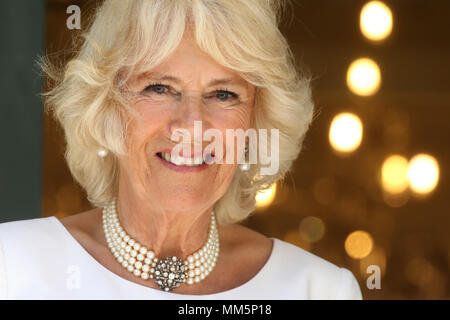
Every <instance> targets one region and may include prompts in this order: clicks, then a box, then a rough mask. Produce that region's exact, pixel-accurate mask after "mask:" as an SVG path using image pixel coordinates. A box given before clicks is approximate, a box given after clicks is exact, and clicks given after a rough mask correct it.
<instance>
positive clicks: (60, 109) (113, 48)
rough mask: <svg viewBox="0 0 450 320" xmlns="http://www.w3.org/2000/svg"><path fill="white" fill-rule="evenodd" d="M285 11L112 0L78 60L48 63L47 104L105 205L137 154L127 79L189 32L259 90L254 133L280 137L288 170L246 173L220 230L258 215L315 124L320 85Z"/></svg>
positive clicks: (222, 202)
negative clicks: (122, 164) (299, 51)
mask: <svg viewBox="0 0 450 320" xmlns="http://www.w3.org/2000/svg"><path fill="white" fill-rule="evenodd" d="M285 5H286V2H285V1H281V0H184V1H179V0H121V1H117V0H105V1H103V2H102V4H101V5H99V6H98V7H97V8H96V11H95V14H94V15H93V16H92V21H91V23H90V26H89V28H88V29H87V32H85V33H83V34H82V36H81V44H80V47H79V50H77V51H76V54H75V56H74V57H73V58H72V59H70V60H69V61H68V62H67V63H66V64H65V65H63V66H61V67H58V66H56V64H52V63H51V62H50V59H48V57H44V58H43V59H42V60H41V67H42V68H43V70H44V73H45V74H46V75H47V77H48V78H49V79H51V80H52V81H53V82H52V83H53V85H52V87H51V88H50V89H49V90H48V91H47V92H45V93H44V100H45V106H46V108H47V110H49V111H50V112H52V113H53V115H54V117H55V118H56V120H57V121H58V122H59V123H60V124H61V126H62V128H63V130H64V133H65V138H66V142H67V146H66V152H65V159H66V161H67V164H68V166H69V169H70V171H71V173H72V175H73V177H74V178H75V179H76V181H77V182H78V183H79V184H80V185H81V186H82V187H83V188H84V189H85V191H86V193H87V197H88V200H89V201H90V202H91V203H92V204H93V205H94V206H95V207H103V206H105V205H106V204H107V203H109V202H110V201H111V200H112V199H113V198H114V197H115V196H116V195H117V191H118V177H119V174H118V173H119V162H118V156H119V155H126V154H127V146H126V135H127V132H126V130H127V124H126V123H123V122H122V119H124V117H123V115H124V114H128V115H129V114H133V110H132V109H131V107H130V104H129V103H128V102H129V99H128V97H127V95H126V94H125V93H124V92H125V91H124V90H123V88H124V87H125V86H126V83H127V80H128V79H130V77H131V76H132V75H135V74H140V73H142V72H147V71H150V70H151V69H152V68H154V67H155V66H157V65H158V64H160V63H161V62H162V61H163V60H164V59H165V58H167V57H168V56H169V55H170V54H171V53H172V52H173V51H174V50H175V49H176V48H177V46H178V44H179V43H180V41H181V38H182V36H183V33H184V31H185V28H186V27H187V26H188V25H189V26H192V28H193V30H194V34H195V39H196V42H197V44H198V46H199V47H200V48H201V49H202V50H203V51H205V52H206V53H207V54H209V55H210V56H211V57H212V58H213V59H215V61H216V62H217V63H219V64H221V65H222V66H224V67H227V68H230V69H232V70H235V71H237V72H238V73H239V74H240V75H241V76H242V78H243V79H245V80H246V81H248V82H249V83H251V84H253V85H255V86H256V87H257V91H256V96H255V112H254V119H253V124H254V128H255V129H267V130H268V132H270V129H272V128H276V129H278V130H279V155H280V158H279V170H278V173H277V174H275V175H271V176H267V175H265V176H261V175H259V174H258V173H259V172H260V165H259V164H256V165H252V166H251V169H250V170H249V171H241V170H236V173H235V175H234V177H233V179H232V181H231V183H230V186H229V188H228V190H227V191H226V193H225V194H224V195H223V197H222V198H221V199H219V201H217V202H216V204H215V207H214V210H215V213H216V216H217V221H218V223H219V224H220V225H226V224H229V223H236V222H239V221H241V220H244V219H245V218H246V217H248V215H249V214H250V213H251V212H252V211H253V210H254V208H255V195H256V193H257V192H258V191H259V190H261V189H265V188H267V187H268V186H270V185H271V184H273V183H274V182H276V181H277V180H278V179H280V178H283V177H284V176H285V174H286V173H287V172H288V171H289V169H290V168H291V166H292V163H293V161H294V160H295V159H296V158H297V157H298V155H299V152H300V150H301V147H302V144H303V140H304V136H305V133H306V131H307V130H308V127H309V125H310V123H311V121H312V118H313V109H314V105H313V102H312V98H311V90H310V81H311V80H310V78H309V77H308V76H306V75H304V74H300V72H299V71H298V70H297V68H296V65H295V61H294V56H293V54H292V52H291V49H290V47H289V45H288V43H287V41H286V39H285V38H284V37H283V35H282V33H281V32H280V30H279V28H278V24H279V22H280V19H281V15H282V11H283V8H286V6H285ZM269 138H270V136H269ZM268 147H269V148H270V140H269V141H268ZM99 148H104V149H106V150H108V151H109V154H108V156H107V157H106V158H101V157H99V156H98V154H97V150H98V149H99ZM269 150H270V149H269Z"/></svg>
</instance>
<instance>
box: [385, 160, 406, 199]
mask: <svg viewBox="0 0 450 320" xmlns="http://www.w3.org/2000/svg"><path fill="white" fill-rule="evenodd" d="M407 173H408V160H407V159H406V158H405V157H403V156H401V155H398V154H394V155H391V156H389V157H388V158H386V159H385V160H384V162H383V165H382V167H381V185H382V187H383V190H384V191H386V192H389V193H393V194H397V193H402V192H404V191H405V190H406V189H407V188H408V185H409V181H408V176H407Z"/></svg>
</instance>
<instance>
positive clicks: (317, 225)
mask: <svg viewBox="0 0 450 320" xmlns="http://www.w3.org/2000/svg"><path fill="white" fill-rule="evenodd" d="M299 233H300V237H301V238H302V239H303V240H305V241H307V242H310V243H313V242H317V241H319V240H320V239H322V238H323V236H324V234H325V224H324V223H323V221H322V219H320V218H318V217H312V216H311V217H305V218H304V219H303V220H302V222H300V226H299Z"/></svg>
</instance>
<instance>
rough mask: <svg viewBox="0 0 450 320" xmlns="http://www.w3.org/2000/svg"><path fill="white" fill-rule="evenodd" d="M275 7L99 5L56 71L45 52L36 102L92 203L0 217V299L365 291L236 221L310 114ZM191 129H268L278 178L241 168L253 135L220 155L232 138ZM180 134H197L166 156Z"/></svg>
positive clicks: (161, 1)
mask: <svg viewBox="0 0 450 320" xmlns="http://www.w3.org/2000/svg"><path fill="white" fill-rule="evenodd" d="M281 9H282V6H281V1H276V0H186V1H170V0H133V1H116V0H105V1H104V2H103V4H102V5H101V6H100V7H99V8H98V9H97V11H96V14H95V16H94V19H93V21H92V24H91V26H90V28H89V30H88V31H87V32H85V33H84V36H83V42H82V44H81V47H80V49H79V51H77V54H76V56H75V57H74V58H73V59H72V60H70V61H69V62H68V63H67V64H66V65H65V67H64V69H63V70H58V68H55V67H53V66H52V65H51V64H50V63H49V62H46V60H43V61H44V62H43V63H42V66H43V68H44V70H45V72H46V73H47V75H48V76H49V77H51V78H53V79H54V80H55V81H56V82H55V83H56V84H55V86H54V87H53V88H52V89H51V90H50V91H49V92H47V93H46V95H45V97H46V106H47V107H48V108H49V110H51V111H52V112H53V113H54V115H55V117H56V119H57V120H58V121H59V123H60V124H61V126H62V128H63V129H64V132H65V137H66V141H67V150H66V154H65V156H66V160H67V163H68V166H69V168H70V170H71V173H72V174H73V176H74V178H75V179H76V180H77V182H78V183H79V184H80V185H81V186H82V187H83V188H84V189H85V191H86V193H87V196H88V199H89V200H90V202H91V203H92V204H93V206H94V207H95V208H94V209H92V210H89V211H87V212H82V213H79V214H75V215H72V216H70V217H66V218H63V219H61V220H59V219H57V218H55V217H48V218H39V219H32V220H25V221H16V222H10V223H4V224H2V225H0V245H1V248H2V250H1V252H2V254H1V255H0V296H2V297H6V298H16V299H22V298H25V299H27V298H39V299H47V298H58V299H61V298H62V299H72V298H75V299H78V298H82V299H91V298H106V299H121V298H130V299H198V298H201V299H361V291H360V288H359V286H358V282H357V281H356V279H355V278H354V276H353V275H352V273H351V272H350V271H349V270H347V269H345V268H339V267H337V266H335V265H333V264H331V263H330V262H327V261H325V260H323V259H321V258H319V257H317V256H315V255H313V254H311V253H308V252H306V251H304V250H302V249H301V248H299V247H296V246H294V245H292V244H289V243H287V242H284V241H282V240H279V239H277V238H268V237H266V236H264V235H262V234H260V233H258V232H255V231H253V230H250V229H248V228H245V227H243V226H241V225H239V224H238V222H240V221H242V220H244V219H245V218H246V217H248V215H249V214H250V213H251V212H252V210H253V209H254V206H255V200H254V199H255V194H256V192H257V191H258V190H260V189H263V188H266V187H267V186H268V185H270V184H272V183H274V182H275V181H277V180H278V179H280V178H282V177H283V176H284V175H285V174H286V172H287V171H288V170H289V169H290V167H291V165H292V162H293V161H294V160H295V158H296V157H297V156H298V154H299V152H300V148H301V145H302V141H303V138H304V135H305V132H306V131H307V129H308V126H309V124H310V122H311V119H312V115H313V103H312V101H311V95H310V89H309V86H308V83H309V82H308V80H307V79H305V78H303V77H301V76H299V74H298V73H297V72H296V71H295V67H294V61H293V56H292V53H291V51H290V49H289V46H288V44H287V42H286V40H285V39H284V38H283V36H282V34H281V33H280V31H279V29H278V27H277V22H278V20H279V13H280V12H281ZM198 124H201V129H202V130H208V129H214V130H215V132H216V133H217V132H218V133H219V134H222V136H223V137H225V136H226V135H227V131H231V132H238V131H239V130H241V131H244V132H249V129H254V130H260V129H276V132H277V133H278V134H277V135H276V137H274V136H272V135H267V134H266V135H264V136H261V137H259V138H260V140H264V139H265V140H266V141H265V143H266V144H267V146H268V147H270V148H269V149H270V150H271V151H272V153H273V154H276V155H277V158H276V159H275V160H273V159H272V160H273V161H274V162H276V169H277V170H276V172H275V173H273V174H262V173H261V172H262V171H261V169H262V167H263V164H262V163H261V161H257V162H256V163H251V162H248V163H247V162H245V163H242V162H239V159H240V158H241V156H242V157H245V159H248V158H249V155H248V154H247V153H248V152H249V147H250V148H254V146H255V143H254V140H253V142H251V143H249V144H247V146H246V148H245V150H244V152H242V150H241V149H242V148H241V149H240V148H239V147H235V148H234V149H233V147H232V148H228V147H229V146H230V145H233V142H235V140H237V138H236V136H233V137H232V138H231V141H230V139H228V140H227V139H225V138H224V139H223V145H221V143H220V139H219V140H217V136H216V138H215V140H217V141H216V142H218V143H217V144H216V147H217V146H219V147H220V146H221V147H224V148H223V150H224V151H223V152H219V151H217V149H211V148H210V149H208V148H207V143H206V140H207V139H205V138H204V137H202V136H200V139H199V138H198V136H199V135H198V134H196V132H195V131H196V130H197V129H198ZM196 125H197V127H196ZM177 134H178V138H179V137H180V135H179V134H181V135H183V136H186V135H187V136H191V137H192V136H194V137H196V138H194V139H193V140H192V139H191V140H187V139H186V140H184V139H183V144H184V145H183V148H182V150H181V151H180V152H179V151H174V150H178V149H175V146H177V145H179V143H178V142H179V141H180V140H179V139H178V140H177V139H174V137H175V136H177ZM235 138H236V139H235ZM247 138H248V137H247ZM186 141H187V142H186ZM259 146H260V147H261V143H260V144H259ZM274 146H275V147H276V148H274ZM191 147H192V148H191ZM225 147H226V148H225ZM219 149H220V148H219ZM192 150H197V151H192ZM239 150H241V152H240V151H239ZM234 151H236V153H235V155H234ZM228 153H233V155H231V156H230V157H228V158H227V156H228V155H229V154H228ZM260 155H261V153H260ZM224 159H228V160H230V159H231V160H232V161H221V160H224Z"/></svg>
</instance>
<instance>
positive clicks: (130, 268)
mask: <svg viewBox="0 0 450 320" xmlns="http://www.w3.org/2000/svg"><path fill="white" fill-rule="evenodd" d="M127 270H128V271H130V272H132V271H133V270H134V267H133V266H132V265H131V264H129V265H128V267H127Z"/></svg>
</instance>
